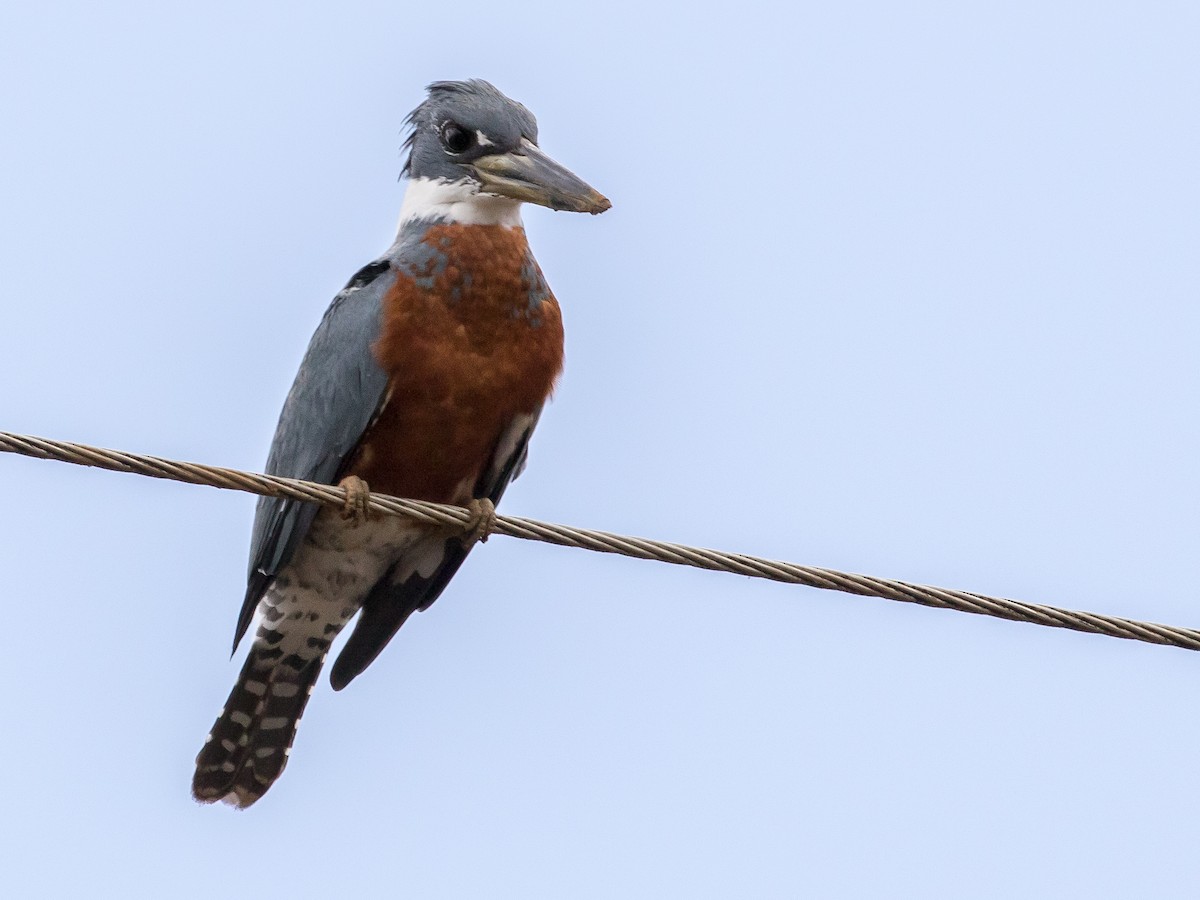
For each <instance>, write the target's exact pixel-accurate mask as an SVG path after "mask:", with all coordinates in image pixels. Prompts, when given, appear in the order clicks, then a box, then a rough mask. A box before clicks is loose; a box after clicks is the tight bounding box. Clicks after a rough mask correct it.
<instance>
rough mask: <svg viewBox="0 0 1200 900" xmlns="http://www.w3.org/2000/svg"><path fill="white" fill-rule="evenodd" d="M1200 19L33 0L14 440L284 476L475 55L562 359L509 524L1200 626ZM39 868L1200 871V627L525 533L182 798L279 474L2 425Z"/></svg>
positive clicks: (9, 719)
mask: <svg viewBox="0 0 1200 900" xmlns="http://www.w3.org/2000/svg"><path fill="white" fill-rule="evenodd" d="M1198 39H1200V7H1197V6H1196V4H1195V3H1190V2H1177V3H1159V2H1153V0H1149V2H1147V0H1138V2H1133V0H1125V2H1113V3H1106V4H1096V3H1082V2H1080V3H1066V2H1045V0H1042V2H1037V3H1032V2H1025V3H1022V2H1004V3H969V4H968V3H948V2H947V3H937V2H915V3H910V4H904V5H899V4H888V3H882V2H849V3H839V4H828V3H821V4H801V5H800V6H799V7H798V8H793V7H792V5H791V4H782V3H781V4H778V5H772V4H758V3H739V4H735V5H732V6H729V7H726V8H709V9H706V8H703V7H697V6H696V5H694V4H686V5H679V6H677V7H655V6H653V5H651V4H646V3H620V2H614V3H604V4H593V5H591V6H589V8H587V9H580V8H575V7H573V6H571V5H568V4H550V3H545V4H525V5H519V4H511V5H504V4H500V5H497V4H495V3H474V2H462V3H456V4H437V5H435V4H424V5H419V6H416V7H413V6H412V5H410V4H397V3H388V4H385V3H353V2H349V3H343V4H283V3H270V4H256V5H253V6H252V7H249V8H247V7H246V6H244V5H243V4H232V3H225V2H214V3H207V4H201V5H191V6H188V7H187V9H186V10H184V9H180V8H177V7H175V6H172V5H164V4H161V3H122V2H116V3H113V4H105V5H96V4H81V3H43V4H37V5H36V6H35V5H33V4H15V3H14V4H8V5H6V6H5V7H4V8H3V9H0V83H2V84H3V85H4V87H3V89H0V122H3V129H4V131H3V133H4V140H3V144H2V145H0V272H3V285H2V290H3V294H4V297H5V298H6V299H5V310H6V314H5V316H4V318H3V326H2V327H0V383H3V384H4V385H5V388H4V390H3V392H2V393H0V429H3V430H10V431H24V432H31V433H35V434H43V435H49V436H53V437H59V438H64V439H73V440H80V441H84V442H91V443H97V444H101V445H105V446H110V447H117V448H122V449H129V450H137V451H144V452H151V453H158V454H162V455H168V456H175V457H179V458H184V459H193V460H201V461H205V462H211V463H215V464H222V465H231V466H238V467H243V468H253V469H257V468H260V467H261V465H262V463H263V460H264V459H265V456H266V450H267V446H268V443H269V440H270V436H271V432H272V430H273V428H274V424H275V420H276V417H277V415H278V411H279V407H280V404H281V402H282V399H283V396H284V393H285V392H286V390H287V386H288V385H289V383H290V381H291V378H292V375H293V373H294V371H295V367H296V365H297V363H298V361H299V358H300V356H301V354H302V352H303V349H304V346H305V344H306V342H307V340H308V337H309V335H310V334H311V332H312V330H313V328H314V327H315V325H316V323H317V321H318V319H319V317H320V315H321V313H322V311H323V310H324V308H325V306H326V305H327V304H328V302H329V300H330V298H331V297H332V296H333V294H334V292H335V291H336V290H337V289H338V288H339V287H340V286H341V285H342V284H343V283H344V282H345V281H346V279H347V278H348V277H349V276H350V274H352V273H353V272H354V271H355V269H356V268H357V267H358V266H360V265H361V264H363V263H365V262H367V261H369V260H371V259H372V258H373V257H374V256H375V255H376V254H378V253H379V252H380V251H381V250H382V249H384V248H385V247H386V246H387V244H388V243H389V242H390V239H391V234H392V229H393V227H394V222H395V217H396V213H397V211H398V209H399V205H400V198H401V195H402V190H403V185H402V184H398V183H397V181H396V176H397V173H398V172H399V168H400V164H401V158H400V153H399V144H400V140H401V124H402V120H403V117H404V116H405V114H406V113H407V112H408V111H409V110H410V109H411V108H412V107H413V106H414V105H415V104H416V103H417V102H419V100H420V99H421V96H422V88H423V86H424V85H425V84H426V83H427V82H429V81H432V80H435V79H441V78H456V77H469V76H478V77H484V78H488V79H489V80H492V81H493V82H495V83H496V84H497V85H498V86H499V87H500V88H501V89H502V90H504V91H506V92H507V93H509V94H510V95H511V96H513V97H515V98H517V99H519V100H521V101H523V102H524V103H526V104H527V105H528V106H529V107H530V108H531V109H532V110H533V111H534V113H535V114H536V115H537V116H538V118H539V122H540V126H541V135H542V144H543V146H544V147H545V148H546V149H547V150H548V151H549V152H551V153H552V154H553V155H555V156H556V157H558V158H559V159H561V160H562V161H563V162H564V163H566V164H567V165H568V166H570V167H571V168H572V169H574V170H575V171H577V172H578V173H579V174H580V175H581V176H583V177H584V178H586V179H587V180H589V181H590V182H591V183H593V184H594V185H595V186H596V187H597V188H599V189H600V190H602V191H603V192H604V193H606V194H607V195H608V196H609V197H610V198H611V199H612V200H613V203H614V208H613V209H612V211H611V212H609V213H607V214H605V215H604V216H602V217H599V218H590V217H583V216H570V215H567V214H554V213H550V212H548V211H544V210H530V211H528V212H527V213H526V222H527V225H528V230H529V232H530V238H531V241H532V243H533V245H534V248H535V251H536V253H537V256H538V259H539V261H540V262H541V265H542V268H543V269H544V270H545V272H546V275H547V278H548V279H549V281H550V283H551V286H552V287H553V288H554V290H555V293H556V294H557V295H558V297H559V300H560V301H561V303H562V305H563V308H564V314H565V320H566V327H567V371H566V375H565V377H564V379H563V381H562V384H561V387H560V389H559V391H558V394H557V396H556V400H555V402H554V404H553V405H552V406H551V407H550V408H549V410H548V412H547V413H546V415H545V416H543V419H542V424H541V427H540V430H539V433H538V434H537V436H536V437H535V440H534V444H533V448H532V458H531V462H530V466H529V469H528V471H527V472H526V474H525V476H524V477H523V478H522V479H521V480H520V481H519V482H518V483H517V484H516V485H515V487H514V488H513V490H512V491H511V492H510V493H509V495H508V496H507V497H506V498H505V504H504V508H505V510H506V511H508V512H513V513H517V514H521V515H528V516H534V517H537V518H543V519H549V520H552V521H563V522H568V523H571V524H577V525H585V526H592V527H598V528H604V529H608V530H614V531H622V532H629V533H635V534H644V535H649V536H655V537H662V538H666V539H671V540H679V541H686V542H693V543H700V544H705V545H709V546H717V547H722V548H727V549H734V550H742V551H745V552H750V553H758V554H762V555H767V556H775V557H780V558H784V559H790V560H794V561H797V562H804V563H809V564H813V565H824V566H831V567H840V568H845V569H849V570H853V571H860V572H868V573H871V574H875V575H881V576H890V577H898V578H904V579H908V580H913V581H923V582H928V583H934V584H941V585H946V586H953V587H959V588H964V589H969V590H975V591H981V592H989V593H996V594H1001V595H1006V596H1013V597H1018V598H1021V599H1024V600H1029V601H1035V602H1045V603H1055V604H1059V605H1064V606H1070V607H1077V608H1086V609H1094V610H1098V611H1104V612H1109V613H1115V614H1119V615H1127V616H1131V617H1135V618H1145V619H1151V620H1157V621H1164V622H1172V623H1177V624H1184V625H1195V624H1197V623H1200V597H1198V596H1197V594H1198V592H1197V587H1196V579H1195V565H1196V560H1197V546H1198V545H1200V480H1198V479H1197V475H1196V460H1197V458H1200V425H1198V424H1197V412H1196V411H1197V408H1198V401H1200V387H1198V380H1197V366H1196V362H1195V358H1196V346H1197V343H1198V341H1200V313H1198V312H1197V296H1198V293H1200V253H1198V252H1197V247H1198V246H1200V165H1198V157H1200V124H1198V119H1197V106H1196V103H1197V97H1198V96H1200V54H1198V53H1197V40H1198ZM0 488H2V489H3V492H4V506H3V509H4V511H5V514H4V515H3V516H0V567H2V572H3V574H2V575H0V600H2V605H0V610H3V612H4V614H5V617H6V623H7V627H8V629H9V631H10V637H9V639H8V641H7V645H8V647H7V650H6V652H5V653H4V654H3V655H0V685H2V687H0V711H2V714H3V721H4V722H5V723H6V725H5V728H4V732H3V733H4V735H5V737H4V739H3V740H0V795H2V796H3V798H4V802H3V812H0V847H2V848H3V857H4V860H3V864H2V865H0V894H2V895H3V896H6V897H8V896H13V897H17V896H22V897H23V896H38V897H72V896H114V897H115V896H120V897H213V896H265V895H267V894H268V893H269V894H270V895H271V896H286V897H289V898H305V897H322V896H362V897H376V896H406V897H504V898H507V897H513V898H529V897H554V898H561V897H580V898H607V897H621V898H633V897H637V898H642V897H647V898H660V897H689V898H691V897H714V898H715V897H797V896H810V897H822V898H824V897H837V898H841V897H846V898H881V897H889V898H890V897H902V898H909V897H911V898H928V897H953V898H961V897H971V898H974V897H994V898H1012V897H1036V898H1042V897H1046V898H1051V897H1053V898H1058V897H1070V896H1077V897H1082V896H1086V897H1114V898H1118V897H1131V896H1142V897H1151V896H1152V897H1180V898H1184V897H1194V896H1196V891H1197V888H1196V884H1195V881H1196V879H1195V876H1194V874H1193V873H1192V871H1191V865H1190V863H1191V861H1192V860H1193V859H1194V856H1195V852H1196V846H1197V842H1198V840H1200V826H1198V824H1197V812H1196V811H1197V809H1200V779H1197V778H1196V777H1195V776H1196V772H1197V768H1198V765H1200V711H1198V710H1200V656H1197V655H1194V654H1189V653H1186V652H1183V651H1178V650H1170V649H1164V648H1158V647H1152V646H1148V645H1141V644H1134V643H1128V642H1121V641H1115V640H1110V639H1105V638H1099V637H1089V636H1085V635H1077V634H1071V633H1066V632H1059V631H1052V630H1049V629H1041V628H1036V627H1032V626H1024V625H1017V624H1012V623H1008V622H1003V621H999V620H993V619H981V618H976V617H969V616H963V615H958V614H954V613H949V612H939V611H933V610H926V609H920V608H916V607H911V606H904V605H900V604H895V603H889V602H886V601H882V600H871V599H862V598H854V597H849V596H845V595H838V594H830V593H825V592H819V591H813V590H808V589H804V588H798V587H787V586H783V585H773V584H768V583H765V582H757V581H751V580H748V579H742V578H736V577H733V576H725V575H718V574H712V573H704V572H697V571H691V570H682V569H678V568H671V567H667V566H661V565H654V564H651V563H645V562H636V561H629V560H622V559H618V558H614V557H606V556H599V555H594V554H587V553H584V552H581V551H571V550H564V549H558V548H553V547H548V546H544V545H533V544H525V543H521V542H517V541H513V540H509V539H503V538H497V539H495V540H493V541H492V542H490V543H489V544H488V545H487V546H486V547H483V548H481V550H480V551H479V552H477V553H476V554H474V555H473V557H472V558H471V560H470V562H469V563H468V564H467V566H466V567H465V568H464V570H463V571H462V573H461V574H460V575H459V576H458V577H457V578H456V579H455V580H454V582H453V584H452V586H451V588H450V589H449V590H448V591H447V593H446V594H445V595H444V596H443V598H442V599H441V600H440V601H439V602H438V603H437V604H436V605H435V606H434V607H433V608H432V609H431V610H430V611H429V612H427V613H425V614H423V615H421V616H418V617H416V618H415V619H414V620H413V621H411V622H410V623H409V624H408V625H407V626H405V628H404V630H403V631H402V632H401V634H400V636H399V637H398V638H397V639H396V640H395V641H394V642H393V643H392V645H391V646H390V647H389V648H388V650H387V652H386V653H385V654H384V655H383V656H382V657H381V658H380V660H379V661H378V662H377V663H376V664H375V665H374V666H373V667H372V668H371V669H370V670H369V671H368V672H367V673H366V674H365V675H364V676H363V677H362V678H360V679H359V680H358V681H356V682H355V683H354V684H353V685H352V686H351V687H350V688H349V689H347V690H346V691H345V692H343V693H341V694H337V695H334V694H333V693H332V692H331V691H330V689H329V687H328V684H327V682H326V681H324V680H322V683H321V685H320V687H319V689H318V691H317V693H316V695H315V696H314V699H313V702H312V704H311V706H310V707H309V711H308V713H307V714H306V715H305V718H304V724H303V726H302V728H301V730H300V734H299V737H298V739H297V744H296V751H295V754H294V756H293V759H292V762H291V764H290V766H289V767H288V771H287V773H286V774H285V776H284V777H283V779H282V780H281V781H280V783H279V784H278V785H277V786H276V788H275V789H274V790H273V791H272V792H271V793H270V794H269V795H268V796H267V797H266V799H265V800H264V801H263V802H261V803H260V804H259V805H258V806H256V807H255V808H253V809H252V810H250V811H249V812H248V813H243V814H235V813H234V812H232V811H231V810H228V809H225V808H211V807H200V806H197V805H195V804H194V803H193V802H192V801H191V800H190V799H189V796H188V785H189V779H190V777H191V769H192V760H193V758H194V756H195V753H196V750H197V749H198V747H199V744H200V742H201V741H202V740H203V737H204V734H205V733H206V731H207V729H208V727H209V725H210V723H211V721H212V718H213V715H214V713H215V712H216V710H217V708H218V707H219V706H220V704H221V702H222V701H223V699H224V698H225V695H226V693H227V691H228V688H229V686H230V684H231V682H232V679H233V677H234V674H235V671H236V668H237V666H238V664H239V662H238V661H235V662H231V661H229V660H228V659H227V653H228V641H229V638H230V636H231V634H232V629H233V625H234V620H235V617H236V614H237V610H238V606H239V604H240V601H241V593H242V589H243V581H242V579H243V575H244V566H245V553H246V544H247V540H248V532H249V525H250V517H251V510H252V506H253V499H252V498H250V497H249V496H247V495H239V494H231V493H225V492H218V491H213V490H208V489H202V488H195V487H187V486H183V485H176V484H167V483H162V482H154V481H149V480H146V479H138V478H134V477H130V476H121V475H115V474H109V473H102V472H98V471H88V470H84V469H78V468H73V467H68V466H63V465H57V464H51V463H45V462H37V461H32V460H26V459H21V458H17V457H8V456H3V457H0Z"/></svg>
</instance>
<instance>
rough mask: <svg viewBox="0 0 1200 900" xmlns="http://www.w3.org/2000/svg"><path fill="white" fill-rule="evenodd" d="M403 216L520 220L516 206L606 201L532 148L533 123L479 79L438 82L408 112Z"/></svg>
mask: <svg viewBox="0 0 1200 900" xmlns="http://www.w3.org/2000/svg"><path fill="white" fill-rule="evenodd" d="M408 124H409V126H410V128H411V129H412V130H411V132H410V134H409V136H408V139H407V140H406V142H405V147H406V149H407V150H408V160H407V162H406V163H405V164H404V174H405V175H407V176H408V177H409V178H410V179H411V183H410V185H409V189H408V195H407V197H406V198H405V207H406V209H405V212H404V213H403V214H402V215H401V219H402V220H407V219H415V218H431V217H436V218H449V219H452V220H457V221H463V222H488V221H491V220H493V219H494V220H496V221H501V222H503V221H506V220H507V219H509V218H512V219H514V220H515V221H519V218H517V216H518V213H517V210H518V208H519V206H520V204H521V203H536V204H537V205H539V206H545V207H549V208H550V209H558V210H568V211H571V212H587V213H592V214H593V215H594V214H596V213H602V212H604V211H605V210H606V209H608V208H609V207H610V206H612V204H611V203H609V201H608V200H607V198H605V197H604V196H603V195H601V194H600V193H599V192H597V191H596V190H595V189H594V188H592V187H591V186H590V185H588V184H587V183H586V182H584V181H583V180H582V179H581V178H579V177H578V176H576V175H575V174H573V173H572V172H570V171H569V170H568V169H567V168H566V167H564V166H562V165H560V164H559V163H557V162H555V161H554V160H553V159H551V158H550V157H549V156H547V155H546V154H545V153H543V152H542V151H541V150H540V149H539V148H538V145H537V120H536V119H534V117H533V114H532V113H531V112H530V111H529V110H527V109H526V108H525V107H524V106H522V105H521V104H520V103H517V102H516V101H515V100H510V99H509V98H508V97H506V96H504V94H502V93H500V91H498V90H497V89H496V88H495V87H493V86H492V85H491V84H489V83H488V82H486V81H481V80H479V79H471V80H470V81H438V82H435V83H434V84H431V85H430V86H429V97H428V98H427V99H426V100H425V102H424V103H422V104H421V105H420V106H418V107H417V108H416V109H415V110H413V112H412V114H411V115H410V116H409V117H408Z"/></svg>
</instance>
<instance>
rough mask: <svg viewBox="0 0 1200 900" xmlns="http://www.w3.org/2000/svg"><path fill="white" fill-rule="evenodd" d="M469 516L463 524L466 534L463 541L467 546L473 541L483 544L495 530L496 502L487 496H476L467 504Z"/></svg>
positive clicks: (473, 542)
mask: <svg viewBox="0 0 1200 900" xmlns="http://www.w3.org/2000/svg"><path fill="white" fill-rule="evenodd" d="M467 510H468V511H469V512H470V513H471V518H470V519H468V520H467V522H466V524H465V525H463V529H464V530H465V531H466V534H465V535H464V536H463V542H464V543H465V544H466V545H467V546H468V547H469V546H471V545H473V544H475V543H480V544H485V543H487V539H488V538H489V537H491V535H492V532H493V531H495V530H496V504H494V503H493V502H492V501H491V500H489V499H488V498H487V497H476V498H475V499H474V500H472V501H471V502H470V503H468V504H467Z"/></svg>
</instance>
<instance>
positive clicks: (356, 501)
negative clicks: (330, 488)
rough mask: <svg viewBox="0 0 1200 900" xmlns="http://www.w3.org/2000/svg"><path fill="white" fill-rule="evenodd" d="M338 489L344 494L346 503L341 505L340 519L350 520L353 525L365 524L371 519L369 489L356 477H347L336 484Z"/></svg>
mask: <svg viewBox="0 0 1200 900" xmlns="http://www.w3.org/2000/svg"><path fill="white" fill-rule="evenodd" d="M338 487H340V488H341V489H342V490H344V491H345V492H346V501H345V503H343V504H342V518H343V519H348V520H352V521H353V522H354V524H355V525H357V524H358V523H359V522H365V521H367V519H369V518H370V517H371V508H370V506H369V505H368V502H369V501H370V499H371V489H370V488H369V487H367V483H366V482H365V481H363V480H362V479H361V478H359V477H358V476H357V475H347V476H346V477H345V478H343V479H342V480H341V481H339V482H338Z"/></svg>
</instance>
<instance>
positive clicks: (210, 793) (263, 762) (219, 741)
mask: <svg viewBox="0 0 1200 900" xmlns="http://www.w3.org/2000/svg"><path fill="white" fill-rule="evenodd" d="M324 662H325V655H324V654H320V655H318V656H315V657H311V658H308V659H305V658H303V657H300V656H298V655H294V654H293V655H290V656H287V657H284V656H283V653H282V651H281V650H280V649H279V648H278V647H272V648H268V647H264V646H261V645H259V644H256V645H255V646H254V647H253V648H252V649H251V652H250V656H249V658H248V659H247V660H246V665H245V666H243V667H242V673H241V675H240V676H239V677H238V680H237V684H235V685H234V688H233V691H232V693H230V695H229V699H228V700H227V701H226V702H225V708H224V709H222V710H221V713H220V715H219V716H218V717H217V721H216V724H214V725H213V728H212V731H211V732H210V733H209V736H208V738H207V739H206V740H205V742H204V747H203V748H202V749H201V750H200V754H199V755H198V756H197V757H196V774H195V777H194V778H193V780H192V796H194V797H195V798H196V800H198V801H200V802H201V803H212V802H214V801H217V800H225V801H226V802H228V803H231V804H232V805H234V806H236V807H238V808H239V809H245V808H246V807H248V806H250V805H251V804H252V803H254V802H255V801H256V800H258V798H259V797H261V796H262V795H263V794H265V793H266V792H267V789H268V788H270V787H271V785H272V784H274V783H275V780H276V779H277V778H278V777H279V776H280V775H281V774H282V773H283V768H284V766H286V765H287V758H288V753H289V752H290V750H291V748H292V741H294V740H295V738H296V729H297V727H298V726H299V724H300V716H301V715H302V714H303V712H304V707H305V705H307V703H308V698H309V696H310V695H311V694H312V689H313V685H315V684H316V681H317V676H318V675H319V674H320V672H321V666H322V664H323V663H324Z"/></svg>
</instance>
